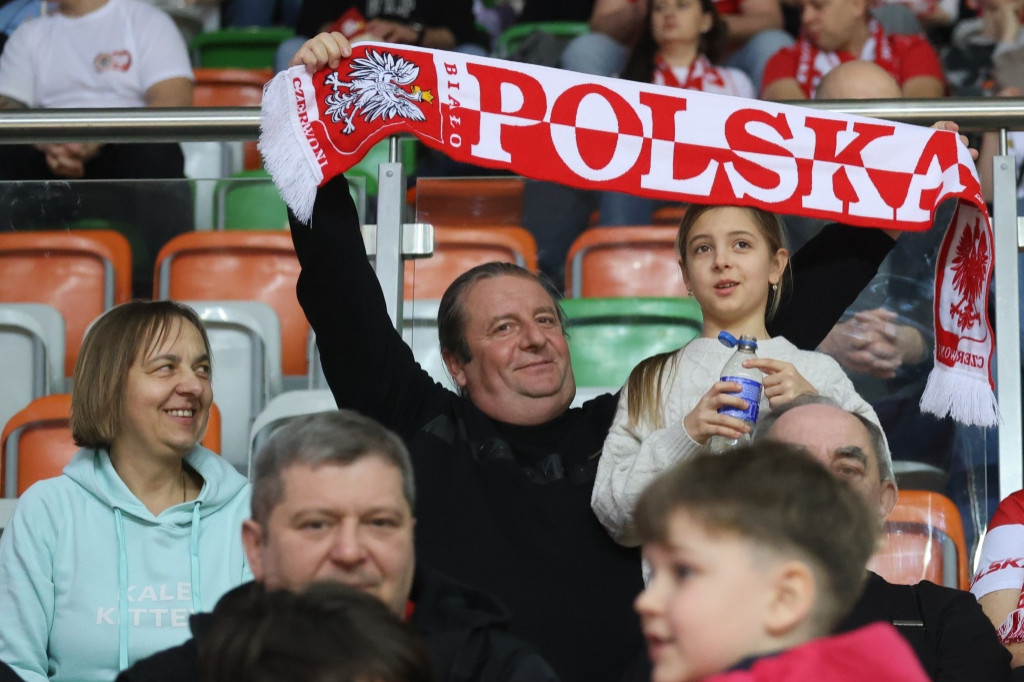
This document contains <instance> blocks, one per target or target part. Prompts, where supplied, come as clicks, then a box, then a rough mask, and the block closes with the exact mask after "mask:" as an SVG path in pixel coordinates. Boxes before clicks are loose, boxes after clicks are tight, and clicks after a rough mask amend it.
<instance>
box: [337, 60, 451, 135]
mask: <svg viewBox="0 0 1024 682" xmlns="http://www.w3.org/2000/svg"><path fill="white" fill-rule="evenodd" d="M419 75H420V67H418V66H416V65H415V64H413V63H412V62H410V61H407V60H406V59H403V58H402V57H395V55H393V54H391V53H390V52H375V51H373V50H367V51H366V56H365V57H359V58H357V59H353V60H352V70H351V71H349V74H348V76H349V78H351V79H352V80H350V81H343V80H341V79H340V78H338V72H337V71H334V72H332V73H331V74H330V75H329V76H327V78H326V79H324V85H329V86H331V87H332V88H334V94H331V95H328V96H327V97H325V98H324V103H325V104H326V105H327V109H326V110H325V112H324V113H325V114H326V115H328V116H330V117H331V120H332V121H334V122H335V123H337V122H338V121H341V120H344V121H345V127H344V128H343V129H342V131H341V132H343V133H345V134H346V135H348V134H350V133H352V132H354V131H355V129H356V126H355V123H353V119H354V118H355V116H356V114H357V113H362V114H363V117H364V118H365V119H366V120H367V121H374V120H376V119H378V118H380V119H382V120H385V121H387V120H389V119H392V118H395V117H397V116H401V117H402V118H407V119H410V120H412V121H425V120H426V118H427V117H426V116H424V115H423V112H422V111H420V109H419V107H418V106H416V104H415V103H416V102H428V103H429V102H431V101H433V99H434V96H433V95H432V94H431V93H430V91H429V90H421V89H420V88H419V86H417V85H414V86H413V87H412V90H405V89H404V87H403V86H406V85H409V84H410V83H412V82H413V81H414V80H416V77H417V76H419ZM342 90H347V92H341V91H342Z"/></svg>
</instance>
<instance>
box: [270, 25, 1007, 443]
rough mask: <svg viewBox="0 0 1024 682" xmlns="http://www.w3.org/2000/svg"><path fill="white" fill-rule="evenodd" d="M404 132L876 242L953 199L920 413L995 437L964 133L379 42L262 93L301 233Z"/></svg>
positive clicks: (988, 243) (973, 178) (549, 174)
mask: <svg viewBox="0 0 1024 682" xmlns="http://www.w3.org/2000/svg"><path fill="white" fill-rule="evenodd" d="M400 133H411V134H413V135H415V136H417V137H418V138H419V139H420V140H421V141H423V142H424V143H425V144H427V145H429V146H431V147H433V148H436V149H439V150H441V151H443V152H445V153H446V154H448V155H449V156H451V157H452V158H453V159H456V160H459V161H465V162H468V163H473V164H476V165H479V166H487V167H491V168H501V169H506V170H509V171H512V172H514V173H518V174H520V175H524V176H526V177H530V178H535V179H539V180H550V181H554V182H559V183H562V184H565V185H572V186H576V187H582V188H587V189H597V190H612V191H619V192H629V193H631V194H635V195H640V196H647V197H652V198H658V199H666V200H670V201H675V202H696V203H716V204H734V205H746V206H757V207H759V208H763V209H766V210H769V211H774V212H777V213H782V214H798V215H805V216H811V217H816V218H823V219H826V220H835V221H840V222H845V223H848V224H853V225H858V226H865V227H881V228H890V229H899V230H918V231H919V230H926V229H929V228H930V227H931V224H932V217H933V215H934V212H935V208H936V207H937V206H938V205H939V203H940V202H941V201H942V200H943V199H945V198H947V197H957V198H959V199H960V204H959V207H958V209H957V211H956V214H955V216H954V219H953V222H952V224H951V228H950V229H949V230H948V231H947V233H946V237H945V241H944V243H943V246H942V251H941V260H940V262H939V264H938V266H937V273H936V285H935V287H936V288H935V300H936V303H935V308H936V309H935V320H936V326H937V327H938V329H937V333H936V363H935V370H934V371H933V372H932V374H931V376H930V377H929V381H928V386H927V389H926V390H925V393H924V396H923V397H922V400H921V409H922V410H924V411H927V412H932V413H935V414H938V415H946V414H949V415H952V416H953V417H954V418H955V419H957V420H958V421H960V422H963V423H966V424H980V425H992V424H995V423H996V422H997V419H998V412H997V407H996V403H995V398H994V395H993V391H992V388H993V386H992V381H991V376H990V361H991V358H992V350H993V344H992V330H991V328H990V326H989V323H988V319H987V317H986V309H987V308H986V305H985V303H986V300H987V297H988V287H989V279H990V276H991V271H992V229H991V225H990V222H989V218H988V213H987V211H986V209H985V204H984V201H983V200H982V198H981V191H980V186H979V183H978V176H977V172H976V170H975V167H974V162H973V161H972V160H971V157H970V154H969V152H968V150H967V148H966V147H964V146H963V145H962V144H961V143H960V140H959V138H958V136H957V135H956V134H954V133H952V132H948V131H936V130H932V129H929V128H923V127H920V126H912V125H905V124H899V123H891V122H888V121H882V120H875V119H869V118H864V117H859V116H849V115H843V114H838V113H830V112H824V111H814V110H812V109H806V108H802V107H797V106H792V105H783V104H778V103H773V102H763V101H753V100H749V99H746V98H741V97H729V96H725V95H716V94H710V93H705V92H700V91H696V90H683V89H680V88H671V87H665V86H658V85H649V84H644V83H635V82H632V81H624V80H617V79H612V78H596V77H592V76H587V75H581V74H577V73H573V72H571V71H564V70H561V69H553V68H546V67H541V66H534V65H530V64H520V63H511V62H505V61H501V60H497V59H491V58H486V57H476V56H472V55H466V54H460V53H453V52H441V51H436V50H428V49H424V48H413V47H404V46H401V47H400V46H395V45H388V44H378V43H361V44H359V45H356V46H355V48H354V50H353V54H352V56H351V58H349V59H348V60H345V61H343V62H342V64H341V65H340V66H339V67H338V68H337V69H329V68H328V69H323V70H321V71H319V72H318V73H316V74H314V75H312V76H310V75H309V74H308V73H307V72H306V70H305V69H304V68H302V67H294V68H292V69H289V70H288V71H284V72H281V73H279V74H277V76H275V77H274V79H273V80H271V81H270V82H269V83H268V84H267V86H266V88H265V91H264V96H263V120H262V132H261V135H260V150H261V151H262V153H263V157H264V162H265V165H266V168H267V170H268V171H269V172H270V174H271V175H272V176H273V178H274V182H275V183H276V184H277V187H278V189H279V190H280V192H281V196H282V197H283V198H284V200H285V201H286V202H287V204H288V206H289V207H290V208H291V209H292V211H293V212H294V213H295V215H296V216H297V217H298V218H299V219H300V220H302V221H303V222H308V221H309V219H310V217H311V214H312V210H313V201H314V199H315V197H316V190H317V187H318V186H320V185H322V184H324V183H325V182H326V181H327V180H329V179H330V178H332V177H334V176H336V175H337V174H338V173H342V172H344V171H345V170H346V169H348V168H350V167H351V166H352V165H354V164H355V163H356V162H357V161H359V160H360V159H361V158H362V157H363V155H364V154H365V153H366V151H367V150H368V149H369V148H370V147H371V146H372V145H373V144H374V143H375V142H377V141H378V140H380V139H382V138H385V137H387V136H390V135H395V134H400Z"/></svg>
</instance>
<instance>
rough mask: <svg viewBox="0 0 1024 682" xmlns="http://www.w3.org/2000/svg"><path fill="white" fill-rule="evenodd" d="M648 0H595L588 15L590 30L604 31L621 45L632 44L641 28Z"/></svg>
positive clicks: (595, 31)
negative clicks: (592, 8) (591, 11)
mask: <svg viewBox="0 0 1024 682" xmlns="http://www.w3.org/2000/svg"><path fill="white" fill-rule="evenodd" d="M647 1H648V0H597V2H595V3H594V11H593V13H591V15H590V30H591V31H593V32H594V33H604V34H605V35H607V36H609V37H611V38H612V39H614V40H615V41H616V42H619V43H622V44H623V45H627V46H629V45H632V44H633V42H635V41H636V39H637V37H638V36H639V35H640V32H641V31H642V30H643V22H644V17H645V16H646V15H647Z"/></svg>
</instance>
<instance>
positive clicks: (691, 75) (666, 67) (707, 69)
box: [654, 54, 725, 91]
mask: <svg viewBox="0 0 1024 682" xmlns="http://www.w3.org/2000/svg"><path fill="white" fill-rule="evenodd" d="M654 82H655V83H657V84H659V85H668V86H670V87H673V88H686V89H687V90H709V89H711V90H717V91H721V90H723V89H724V88H725V81H724V80H722V75H721V74H720V73H719V72H718V69H716V68H715V65H714V64H712V63H711V60H709V59H708V58H707V57H705V56H704V55H702V54H700V55H697V58H696V59H694V60H693V62H692V63H691V64H690V67H689V68H688V69H687V70H686V77H685V78H683V80H681V81H680V80H679V79H678V78H677V77H676V74H675V71H674V70H673V69H672V66H671V65H670V64H669V63H668V62H666V61H665V59H664V58H663V57H662V56H661V55H660V54H659V55H657V56H655V58H654ZM705 83H707V84H708V86H710V87H705Z"/></svg>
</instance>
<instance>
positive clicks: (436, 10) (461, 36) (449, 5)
mask: <svg viewBox="0 0 1024 682" xmlns="http://www.w3.org/2000/svg"><path fill="white" fill-rule="evenodd" d="M412 16H413V17H414V18H415V19H416V20H417V21H419V22H420V23H422V24H423V25H424V26H430V27H434V28H447V29H448V30H449V31H451V32H452V34H454V36H455V44H456V45H462V44H465V43H477V44H479V45H487V44H488V42H487V40H486V38H482V36H481V34H480V32H479V31H478V30H477V28H476V17H474V16H473V0H417V2H416V9H414V10H413V12H412Z"/></svg>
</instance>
